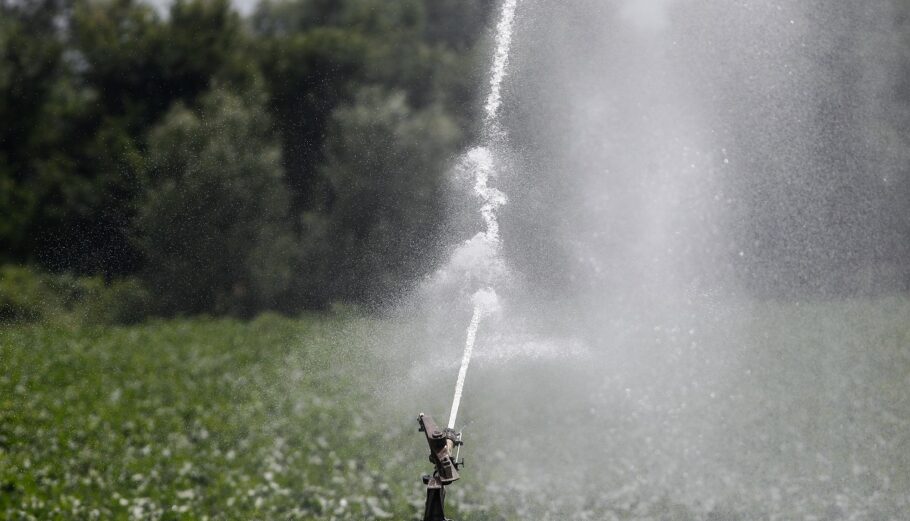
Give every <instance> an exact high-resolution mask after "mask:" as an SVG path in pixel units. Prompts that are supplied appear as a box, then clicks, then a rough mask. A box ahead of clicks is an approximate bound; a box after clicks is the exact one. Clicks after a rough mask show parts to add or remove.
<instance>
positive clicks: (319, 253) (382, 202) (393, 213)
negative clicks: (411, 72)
mask: <svg viewBox="0 0 910 521" xmlns="http://www.w3.org/2000/svg"><path fill="white" fill-rule="evenodd" d="M459 138H460V133H459V130H458V128H457V126H456V125H455V124H454V123H453V121H452V119H451V118H450V117H449V116H448V115H447V114H446V113H445V112H444V111H442V110H441V109H440V108H439V107H435V106H434V107H429V108H427V109H424V110H419V111H415V110H414V109H412V108H411V107H410V106H409V105H408V103H407V99H406V97H405V96H404V94H402V93H400V92H392V93H388V92H386V91H383V90H382V89H379V88H375V87H374V88H366V89H363V90H361V91H360V92H359V93H358V94H357V96H356V97H355V101H354V102H353V103H351V104H347V105H345V106H343V107H341V108H339V109H338V110H337V111H336V112H335V113H334V114H333V115H332V120H331V122H330V124H329V135H328V136H327V138H326V144H325V156H326V163H325V165H324V166H323V167H322V168H321V169H320V175H321V177H322V178H323V179H324V180H325V181H326V183H327V184H328V186H329V188H330V194H331V196H330V199H329V202H328V204H327V206H326V208H324V209H322V211H320V212H318V213H309V214H307V215H306V216H305V223H306V230H305V236H304V237H305V243H306V244H315V245H322V247H321V248H316V249H311V250H308V251H306V252H305V257H304V259H305V261H306V263H305V265H304V268H303V269H302V270H301V275H302V276H303V285H304V286H307V285H311V286H310V287H309V288H306V287H305V288H304V290H303V291H304V292H305V293H308V294H311V295H312V294H314V293H318V292H320V291H322V292H323V295H324V296H325V297H327V298H330V299H341V300H347V301H355V302H366V303H377V302H378V301H379V300H380V299H383V300H384V299H387V298H389V297H394V296H395V295H397V294H400V293H401V292H402V291H404V290H406V289H407V288H408V286H409V284H412V283H413V282H414V281H415V280H417V279H419V278H420V276H421V275H423V274H425V273H427V272H428V271H429V269H430V267H431V266H432V265H433V264H434V262H435V261H437V260H438V259H437V257H438V255H439V253H440V252H439V241H438V240H437V239H438V232H439V230H440V226H441V225H442V223H443V203H444V197H443V189H444V179H445V177H444V175H445V171H446V166H447V162H448V161H449V160H450V159H451V158H453V156H454V153H455V150H456V148H455V147H456V144H457V143H458V141H459ZM307 289H308V291H307Z"/></svg>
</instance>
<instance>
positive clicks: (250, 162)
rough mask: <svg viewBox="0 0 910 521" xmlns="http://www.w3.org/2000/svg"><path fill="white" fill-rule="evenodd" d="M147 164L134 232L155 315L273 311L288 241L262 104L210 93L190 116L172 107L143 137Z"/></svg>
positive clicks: (286, 271)
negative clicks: (155, 305) (155, 304)
mask: <svg viewBox="0 0 910 521" xmlns="http://www.w3.org/2000/svg"><path fill="white" fill-rule="evenodd" d="M149 155H150V164H149V169H148V172H147V177H148V179H147V181H146V191H145V194H144V196H143V197H142V199H141V201H140V204H139V209H138V216H137V219H136V223H135V228H136V242H137V244H138V245H139V247H140V250H141V251H142V253H143V255H144V257H145V269H144V270H143V271H142V273H141V275H142V278H143V280H144V281H145V282H146V284H147V285H148V287H149V288H150V289H151V290H152V292H153V294H155V295H156V296H157V298H158V305H159V312H164V313H167V314H173V313H202V312H214V313H225V312H230V313H237V314H247V313H251V312H253V311H255V310H259V309H263V308H274V307H276V306H277V305H278V303H279V302H278V299H279V297H280V296H281V294H282V292H283V291H284V290H285V289H286V287H287V282H288V280H289V279H290V274H291V273H290V268H291V258H292V257H291V256H292V254H293V250H294V246H293V245H294V241H293V238H292V236H291V235H290V233H289V230H288V227H287V207H288V193H287V189H286V187H285V185H284V181H283V171H282V168H281V153H280V148H279V146H278V144H277V141H276V140H275V139H274V138H273V135H272V130H271V121H270V119H269V118H268V116H267V114H266V113H265V111H264V107H263V99H262V96H261V95H258V94H251V95H247V96H245V97H243V98H241V97H238V96H236V95H232V94H229V93H227V92H224V91H221V90H217V89H216V90H214V91H213V92H211V93H209V94H207V95H206V96H205V97H204V98H203V99H202V100H201V103H200V108H199V109H198V110H196V111H194V110H190V109H188V108H186V107H185V106H183V105H180V104H178V105H177V106H176V107H175V108H173V109H172V110H171V111H170V112H169V113H168V114H167V116H166V117H165V118H164V120H163V121H162V123H161V124H160V125H158V126H157V127H156V128H155V129H154V130H153V131H152V133H151V135H150V138H149Z"/></svg>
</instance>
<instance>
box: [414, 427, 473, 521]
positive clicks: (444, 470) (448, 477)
mask: <svg viewBox="0 0 910 521" xmlns="http://www.w3.org/2000/svg"><path fill="white" fill-rule="evenodd" d="M417 423H418V425H420V428H419V431H420V432H422V433H424V434H425V435H426V438H427V444H428V445H429V447H430V463H432V464H433V465H434V466H435V467H436V468H435V469H434V471H433V474H432V475H430V474H425V475H424V476H423V482H424V484H425V485H426V486H427V502H426V508H425V509H424V513H423V521H452V520H451V519H449V518H447V517H446V515H445V508H444V502H445V497H446V490H445V487H447V486H448V485H451V484H452V483H454V482H455V481H457V480H458V478H459V477H461V476H459V475H458V471H459V470H460V469H461V468H462V467H463V466H464V460H461V461H457V454H456V456H454V457H453V456H452V453H453V451H454V450H455V448H456V447H458V451H459V452H460V450H461V446H462V444H463V443H462V441H461V433H460V432H455V430H454V429H448V428H447V429H441V428H439V426H437V425H436V422H435V421H433V418H431V417H430V416H427V415H426V414H423V413H420V415H418V416H417Z"/></svg>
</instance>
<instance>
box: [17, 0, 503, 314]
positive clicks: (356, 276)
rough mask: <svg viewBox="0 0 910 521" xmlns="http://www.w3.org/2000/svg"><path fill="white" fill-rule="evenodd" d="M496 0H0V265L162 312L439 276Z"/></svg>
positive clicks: (363, 292) (252, 304)
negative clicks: (448, 186)
mask: <svg viewBox="0 0 910 521" xmlns="http://www.w3.org/2000/svg"><path fill="white" fill-rule="evenodd" d="M492 4H493V2H491V1H488V0H472V1H469V2H461V1H457V2H456V1H443V2H440V1H431V0H408V1H404V2H395V3H394V4H389V3H387V2H383V1H379V0H343V1H339V0H332V1H322V0H268V1H265V2H263V3H261V4H260V5H259V6H258V8H257V9H256V11H255V12H254V13H253V15H252V16H250V17H249V18H242V17H241V16H240V15H238V14H237V13H236V12H235V11H234V10H233V8H232V6H231V4H230V2H229V0H177V1H175V2H174V3H173V4H172V5H171V7H170V8H169V11H168V12H167V13H159V12H157V11H156V10H155V9H154V8H153V7H152V6H151V5H150V4H147V3H144V2H143V1H142V0H40V1H35V2H18V1H12V0H0V121H3V122H4V124H3V125H2V128H0V215H3V219H2V220H0V262H5V263H19V264H21V263H27V264H32V265H34V266H36V267H38V268H40V269H45V270H50V271H54V272H68V273H74V274H77V275H89V276H95V275H101V276H103V277H105V278H106V279H108V280H110V279H112V278H120V277H125V276H129V277H136V278H137V279H139V280H142V281H143V282H144V283H145V284H146V285H147V287H148V290H149V291H150V293H151V294H152V296H153V300H154V301H155V302H154V305H153V306H152V309H154V310H156V311H157V312H163V313H197V312H214V313H223V312H232V313H240V314H246V313H251V312H254V311H257V310H262V309H282V310H295V309H300V308H314V307H322V306H325V305H326V304H328V303H331V302H335V301H349V302H354V303H369V302H374V301H375V297H376V295H377V294H378V293H379V292H382V293H388V292H391V293H395V292H399V291H402V290H403V289H405V288H406V284H407V282H408V281H409V280H413V278H414V277H415V276H417V275H419V274H420V273H423V272H425V271H426V270H427V269H428V267H430V266H431V265H432V263H433V261H434V259H435V258H436V256H437V251H436V248H437V246H436V245H437V244H438V241H436V240H434V239H435V236H436V235H437V233H438V228H439V226H440V222H441V212H440V207H441V200H440V199H441V195H442V191H441V183H442V179H443V178H442V176H443V175H444V173H445V167H446V163H447V161H449V160H451V158H452V156H453V155H454V154H455V152H456V151H457V149H458V147H459V146H460V145H461V144H463V143H464V140H465V139H467V138H469V137H470V135H471V133H472V122H473V121H474V120H475V119H476V118H474V109H473V106H474V105H476V103H473V100H474V99H475V98H476V92H475V91H476V89H477V87H478V86H479V84H480V82H478V81H477V74H476V71H478V67H477V66H476V63H475V59H476V57H477V56H479V55H480V54H481V53H480V52H478V51H479V50H480V46H482V45H483V44H484V39H483V35H484V34H485V33H484V30H485V27H487V17H488V15H489V11H490V8H491V7H492Z"/></svg>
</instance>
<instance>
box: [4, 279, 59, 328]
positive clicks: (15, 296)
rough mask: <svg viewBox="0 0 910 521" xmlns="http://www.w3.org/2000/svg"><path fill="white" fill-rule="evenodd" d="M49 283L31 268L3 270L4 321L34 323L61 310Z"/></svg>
mask: <svg viewBox="0 0 910 521" xmlns="http://www.w3.org/2000/svg"><path fill="white" fill-rule="evenodd" d="M46 282H47V281H46V280H45V277H43V276H42V275H40V274H39V273H37V272H35V271H32V270H30V269H29V268H25V267H21V266H3V267H0V322H5V323H8V322H34V321H37V320H40V319H42V318H44V317H45V316H47V315H48V314H49V311H50V310H52V309H55V308H59V306H60V304H59V302H57V301H56V300H57V299H56V298H55V297H56V296H55V295H54V294H53V292H52V291H50V288H48V286H47V283H46Z"/></svg>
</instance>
